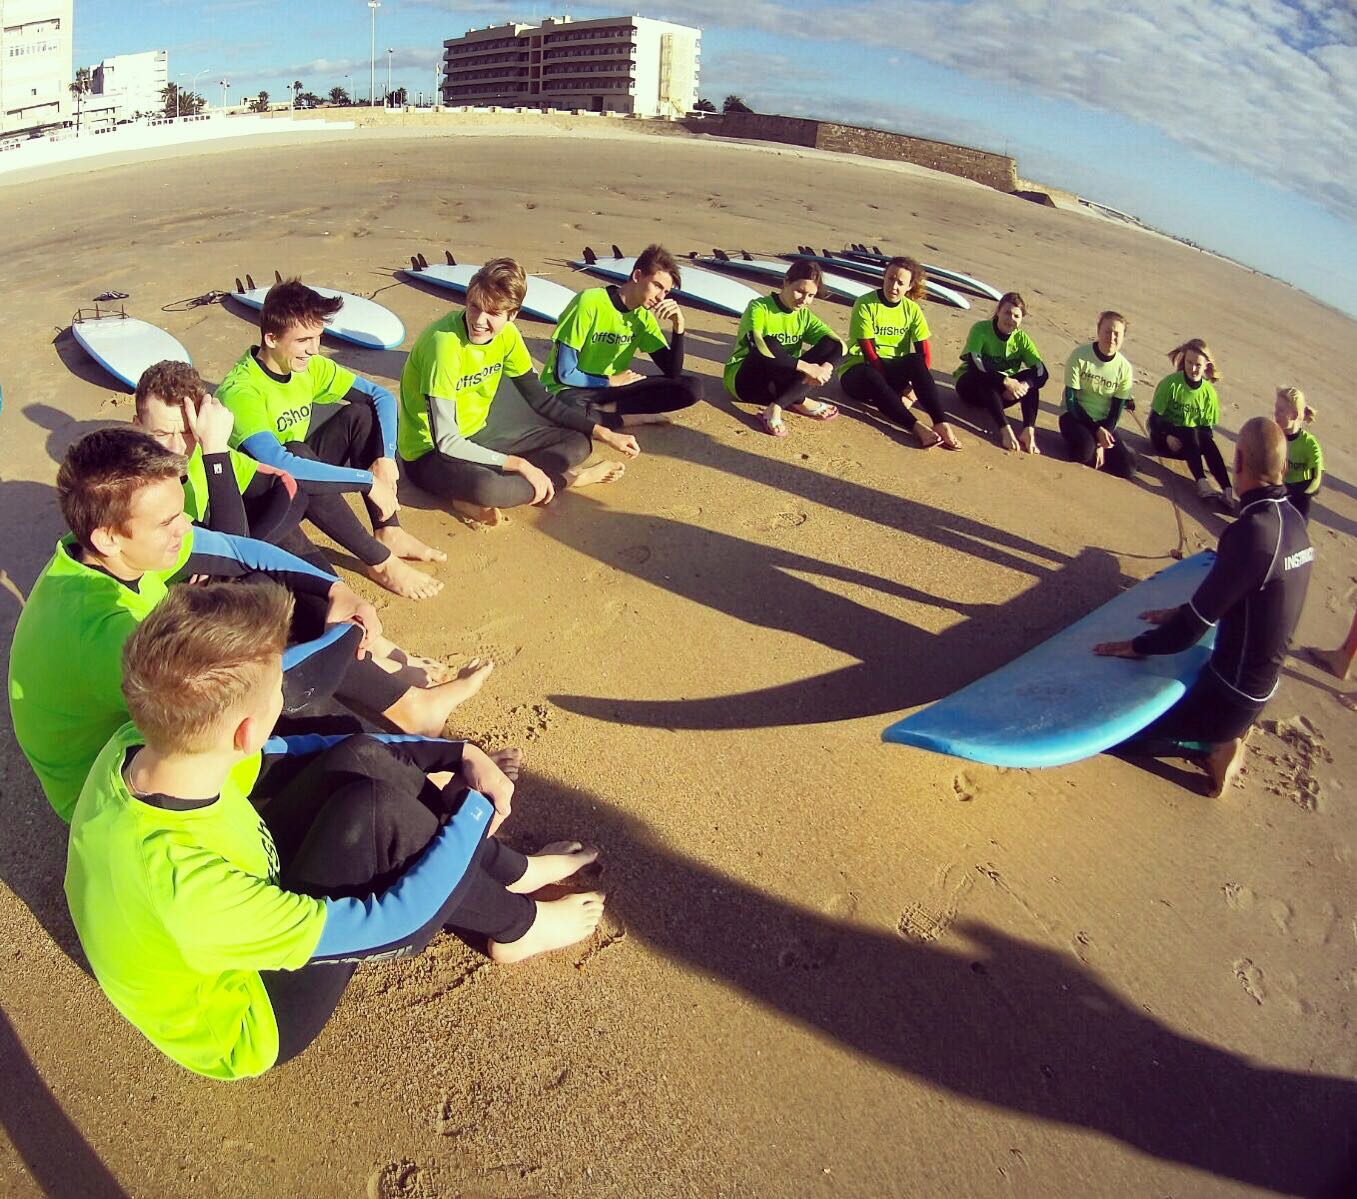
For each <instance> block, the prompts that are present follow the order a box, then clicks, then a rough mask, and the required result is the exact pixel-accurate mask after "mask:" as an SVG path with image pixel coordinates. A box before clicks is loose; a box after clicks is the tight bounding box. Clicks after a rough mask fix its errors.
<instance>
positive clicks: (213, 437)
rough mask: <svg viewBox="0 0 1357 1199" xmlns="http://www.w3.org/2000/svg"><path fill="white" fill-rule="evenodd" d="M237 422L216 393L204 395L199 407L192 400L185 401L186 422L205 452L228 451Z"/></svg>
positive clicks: (217, 452)
mask: <svg viewBox="0 0 1357 1199" xmlns="http://www.w3.org/2000/svg"><path fill="white" fill-rule="evenodd" d="M235 423H236V418H235V416H234V415H233V414H232V412H231V410H230V409H229V408H228V407H227V406H226V405H225V404H223V403H222V402H221V401H220V400H219V399H217V397H216V396H214V395H205V396H203V402H202V406H201V407H199V408H197V409H195V408H194V407H193V401H192V400H185V401H184V424H185V426H186V427H187V429H188V431H189V433H190V435H191V436H192V437H193V440H194V441H196V442H197V443H198V444H199V445H200V446H202V450H203V453H204V454H224V453H226V451H227V449H228V448H229V445H230V440H231V430H232V429H233V428H234V427H235Z"/></svg>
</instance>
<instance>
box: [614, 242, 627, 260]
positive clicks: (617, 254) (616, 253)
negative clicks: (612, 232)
mask: <svg viewBox="0 0 1357 1199" xmlns="http://www.w3.org/2000/svg"><path fill="white" fill-rule="evenodd" d="M613 257H614V258H625V257H626V255H625V254H623V253H622V251H621V250H619V249H618V248H617V243H616V242H614V243H613Z"/></svg>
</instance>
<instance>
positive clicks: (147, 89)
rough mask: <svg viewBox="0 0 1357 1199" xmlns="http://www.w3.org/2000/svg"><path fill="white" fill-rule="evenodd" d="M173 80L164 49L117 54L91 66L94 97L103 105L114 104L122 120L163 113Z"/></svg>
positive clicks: (117, 114)
mask: <svg viewBox="0 0 1357 1199" xmlns="http://www.w3.org/2000/svg"><path fill="white" fill-rule="evenodd" d="M169 82H170V75H169V55H168V53H167V52H166V51H164V50H144V51H142V52H141V53H140V54H115V55H114V56H113V57H112V58H106V59H104V61H103V62H101V63H100V64H99V65H98V66H97V67H91V68H90V92H91V94H92V96H95V97H98V98H99V100H101V101H102V102H103V103H101V104H99V106H100V107H110V106H111V107H112V108H113V109H114V110H115V112H116V119H117V120H120V121H126V120H131V119H132V118H133V117H135V116H137V115H138V114H142V115H145V116H150V115H152V114H155V113H160V112H163V111H164V109H165V96H164V92H165V88H166V87H168V86H169ZM96 103H98V101H96Z"/></svg>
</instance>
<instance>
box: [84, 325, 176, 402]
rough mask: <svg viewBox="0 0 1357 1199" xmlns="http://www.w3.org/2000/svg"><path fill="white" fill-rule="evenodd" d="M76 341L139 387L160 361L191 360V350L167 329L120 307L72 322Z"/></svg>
mask: <svg viewBox="0 0 1357 1199" xmlns="http://www.w3.org/2000/svg"><path fill="white" fill-rule="evenodd" d="M71 333H72V334H73V335H74V337H75V340H76V342H77V344H78V345H79V346H80V348H81V349H82V350H84V351H85V353H86V354H88V355H89V356H90V357H91V358H93V359H94V361H95V362H97V363H98V364H99V365H100V366H102V367H103V368H104V370H106V371H108V373H109V374H110V375H112V376H113V377H114V378H115V379H117V380H118V382H120V383H122V384H124V385H125V386H127V387H130V388H131V389H132V390H133V391H135V390H136V387H137V380H138V379H140V378H141V375H142V372H143V371H144V370H145V369H146V368H147V367H148V366H154V365H155V364H156V363H157V362H165V361H172V362H189V361H191V359H190V358H189V356H188V351H187V350H186V349H184V347H183V346H181V345H180V344H179V342H178V341H176V340H175V339H174V338H173V337H171V336H170V335H169V334H168V333H166V332H165V330H164V329H161V328H158V327H157V326H155V325H150V324H147V323H146V322H145V321H141V320H138V319H137V318H136V317H134V316H128V315H127V314H126V313H125V312H123V311H122V310H121V309H120V310H118V311H117V312H100V311H99V310H98V309H97V308H96V309H95V315H93V316H84V315H83V314H82V313H77V314H76V317H75V319H74V320H73V321H72V322H71Z"/></svg>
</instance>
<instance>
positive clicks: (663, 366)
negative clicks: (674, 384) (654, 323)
mask: <svg viewBox="0 0 1357 1199" xmlns="http://www.w3.org/2000/svg"><path fill="white" fill-rule="evenodd" d="M650 360H651V361H652V362H653V363H654V364H655V365H656V366H658V367H659V368H660V371H661V373H662V374H663V375H664V377H665V378H666V379H677V378H678V377H679V375H681V374H682V373H683V333H682V332H676V333H674V334H672V335H671V336H670V339H669V344H668V345H667V346H656V347H655V349H653V350H651V351H650Z"/></svg>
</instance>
